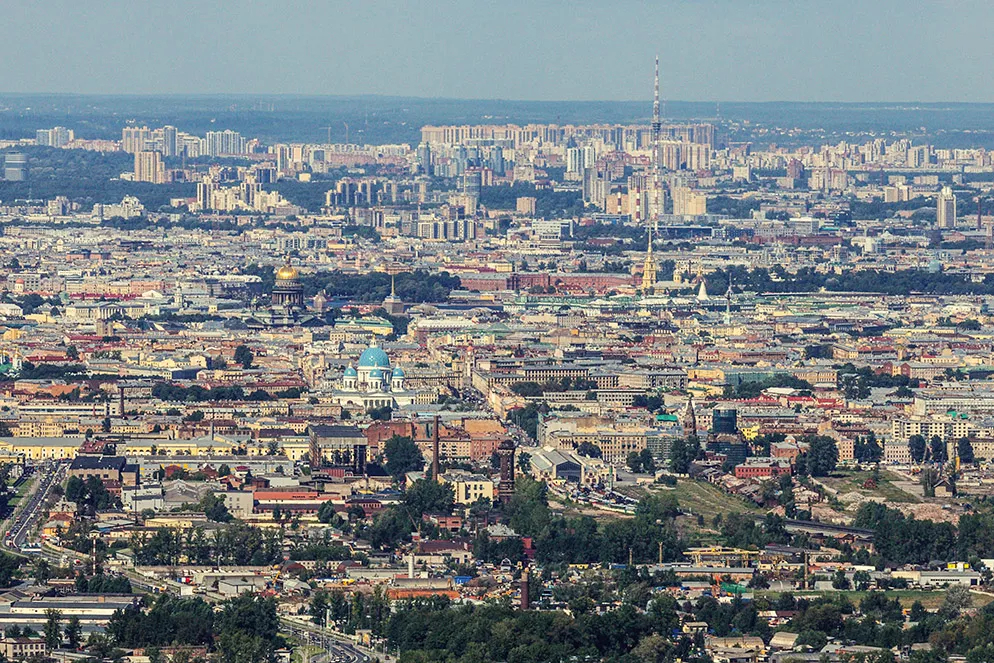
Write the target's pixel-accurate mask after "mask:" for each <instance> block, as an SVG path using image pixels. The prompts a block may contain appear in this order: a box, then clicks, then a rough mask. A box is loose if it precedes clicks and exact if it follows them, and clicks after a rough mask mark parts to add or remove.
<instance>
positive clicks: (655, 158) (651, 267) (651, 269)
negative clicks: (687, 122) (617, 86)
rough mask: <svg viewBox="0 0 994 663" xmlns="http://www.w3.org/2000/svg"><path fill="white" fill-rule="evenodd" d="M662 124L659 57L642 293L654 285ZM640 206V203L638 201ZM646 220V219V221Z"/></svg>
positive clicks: (653, 108)
mask: <svg viewBox="0 0 994 663" xmlns="http://www.w3.org/2000/svg"><path fill="white" fill-rule="evenodd" d="M661 129H662V122H661V121H660V119H659V56H658V55H657V56H656V80H655V88H654V90H653V98H652V208H653V209H652V210H650V214H649V216H650V217H651V221H650V222H649V223H648V224H647V226H648V227H647V230H648V236H649V242H648V246H647V247H646V252H645V265H643V267H642V291H643V292H648V291H649V289H650V288H654V287H655V285H656V260H655V258H653V257H652V241H653V232H654V231H655V230H658V226H659V212H660V209H659V132H660V130H661ZM639 204H641V201H639ZM647 220H648V219H647Z"/></svg>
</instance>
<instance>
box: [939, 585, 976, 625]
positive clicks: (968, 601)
mask: <svg viewBox="0 0 994 663" xmlns="http://www.w3.org/2000/svg"><path fill="white" fill-rule="evenodd" d="M972 605H973V594H971V593H970V589H969V588H968V587H964V586H963V585H953V586H952V587H950V588H949V589H947V590H946V596H945V598H944V599H943V600H942V608H941V612H943V613H945V614H946V615H947V616H948V617H949V618H954V617H958V616H959V614H960V613H961V612H962V611H964V610H966V609H968V608H969V607H970V606H972Z"/></svg>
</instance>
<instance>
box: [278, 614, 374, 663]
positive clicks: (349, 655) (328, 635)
mask: <svg viewBox="0 0 994 663" xmlns="http://www.w3.org/2000/svg"><path fill="white" fill-rule="evenodd" d="M280 626H281V627H282V631H283V632H284V633H288V634H289V635H292V636H294V637H296V638H299V639H300V640H301V641H302V642H307V643H308V644H312V645H317V646H319V647H322V648H324V649H325V651H326V652H327V657H326V658H324V659H321V660H317V661H315V663H366V662H367V661H369V660H371V659H370V655H369V654H368V653H366V652H364V651H361V650H360V648H359V647H357V646H356V645H354V644H353V643H352V642H350V641H348V640H347V639H346V638H347V636H345V635H342V634H340V633H336V632H335V631H333V630H331V629H323V628H321V627H320V626H318V625H316V624H312V623H310V622H306V621H302V620H297V619H292V618H289V617H280Z"/></svg>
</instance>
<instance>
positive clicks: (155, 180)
mask: <svg viewBox="0 0 994 663" xmlns="http://www.w3.org/2000/svg"><path fill="white" fill-rule="evenodd" d="M135 181H136V182H151V183H152V184H162V183H163V182H165V181H166V168H165V165H164V164H163V163H162V154H161V153H159V152H152V151H144V150H143V151H141V152H136V153H135Z"/></svg>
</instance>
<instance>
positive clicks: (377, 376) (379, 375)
mask: <svg viewBox="0 0 994 663" xmlns="http://www.w3.org/2000/svg"><path fill="white" fill-rule="evenodd" d="M369 377H370V378H372V379H374V380H382V379H383V371H381V370H380V369H378V368H374V369H373V370H371V371H370V372H369Z"/></svg>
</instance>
